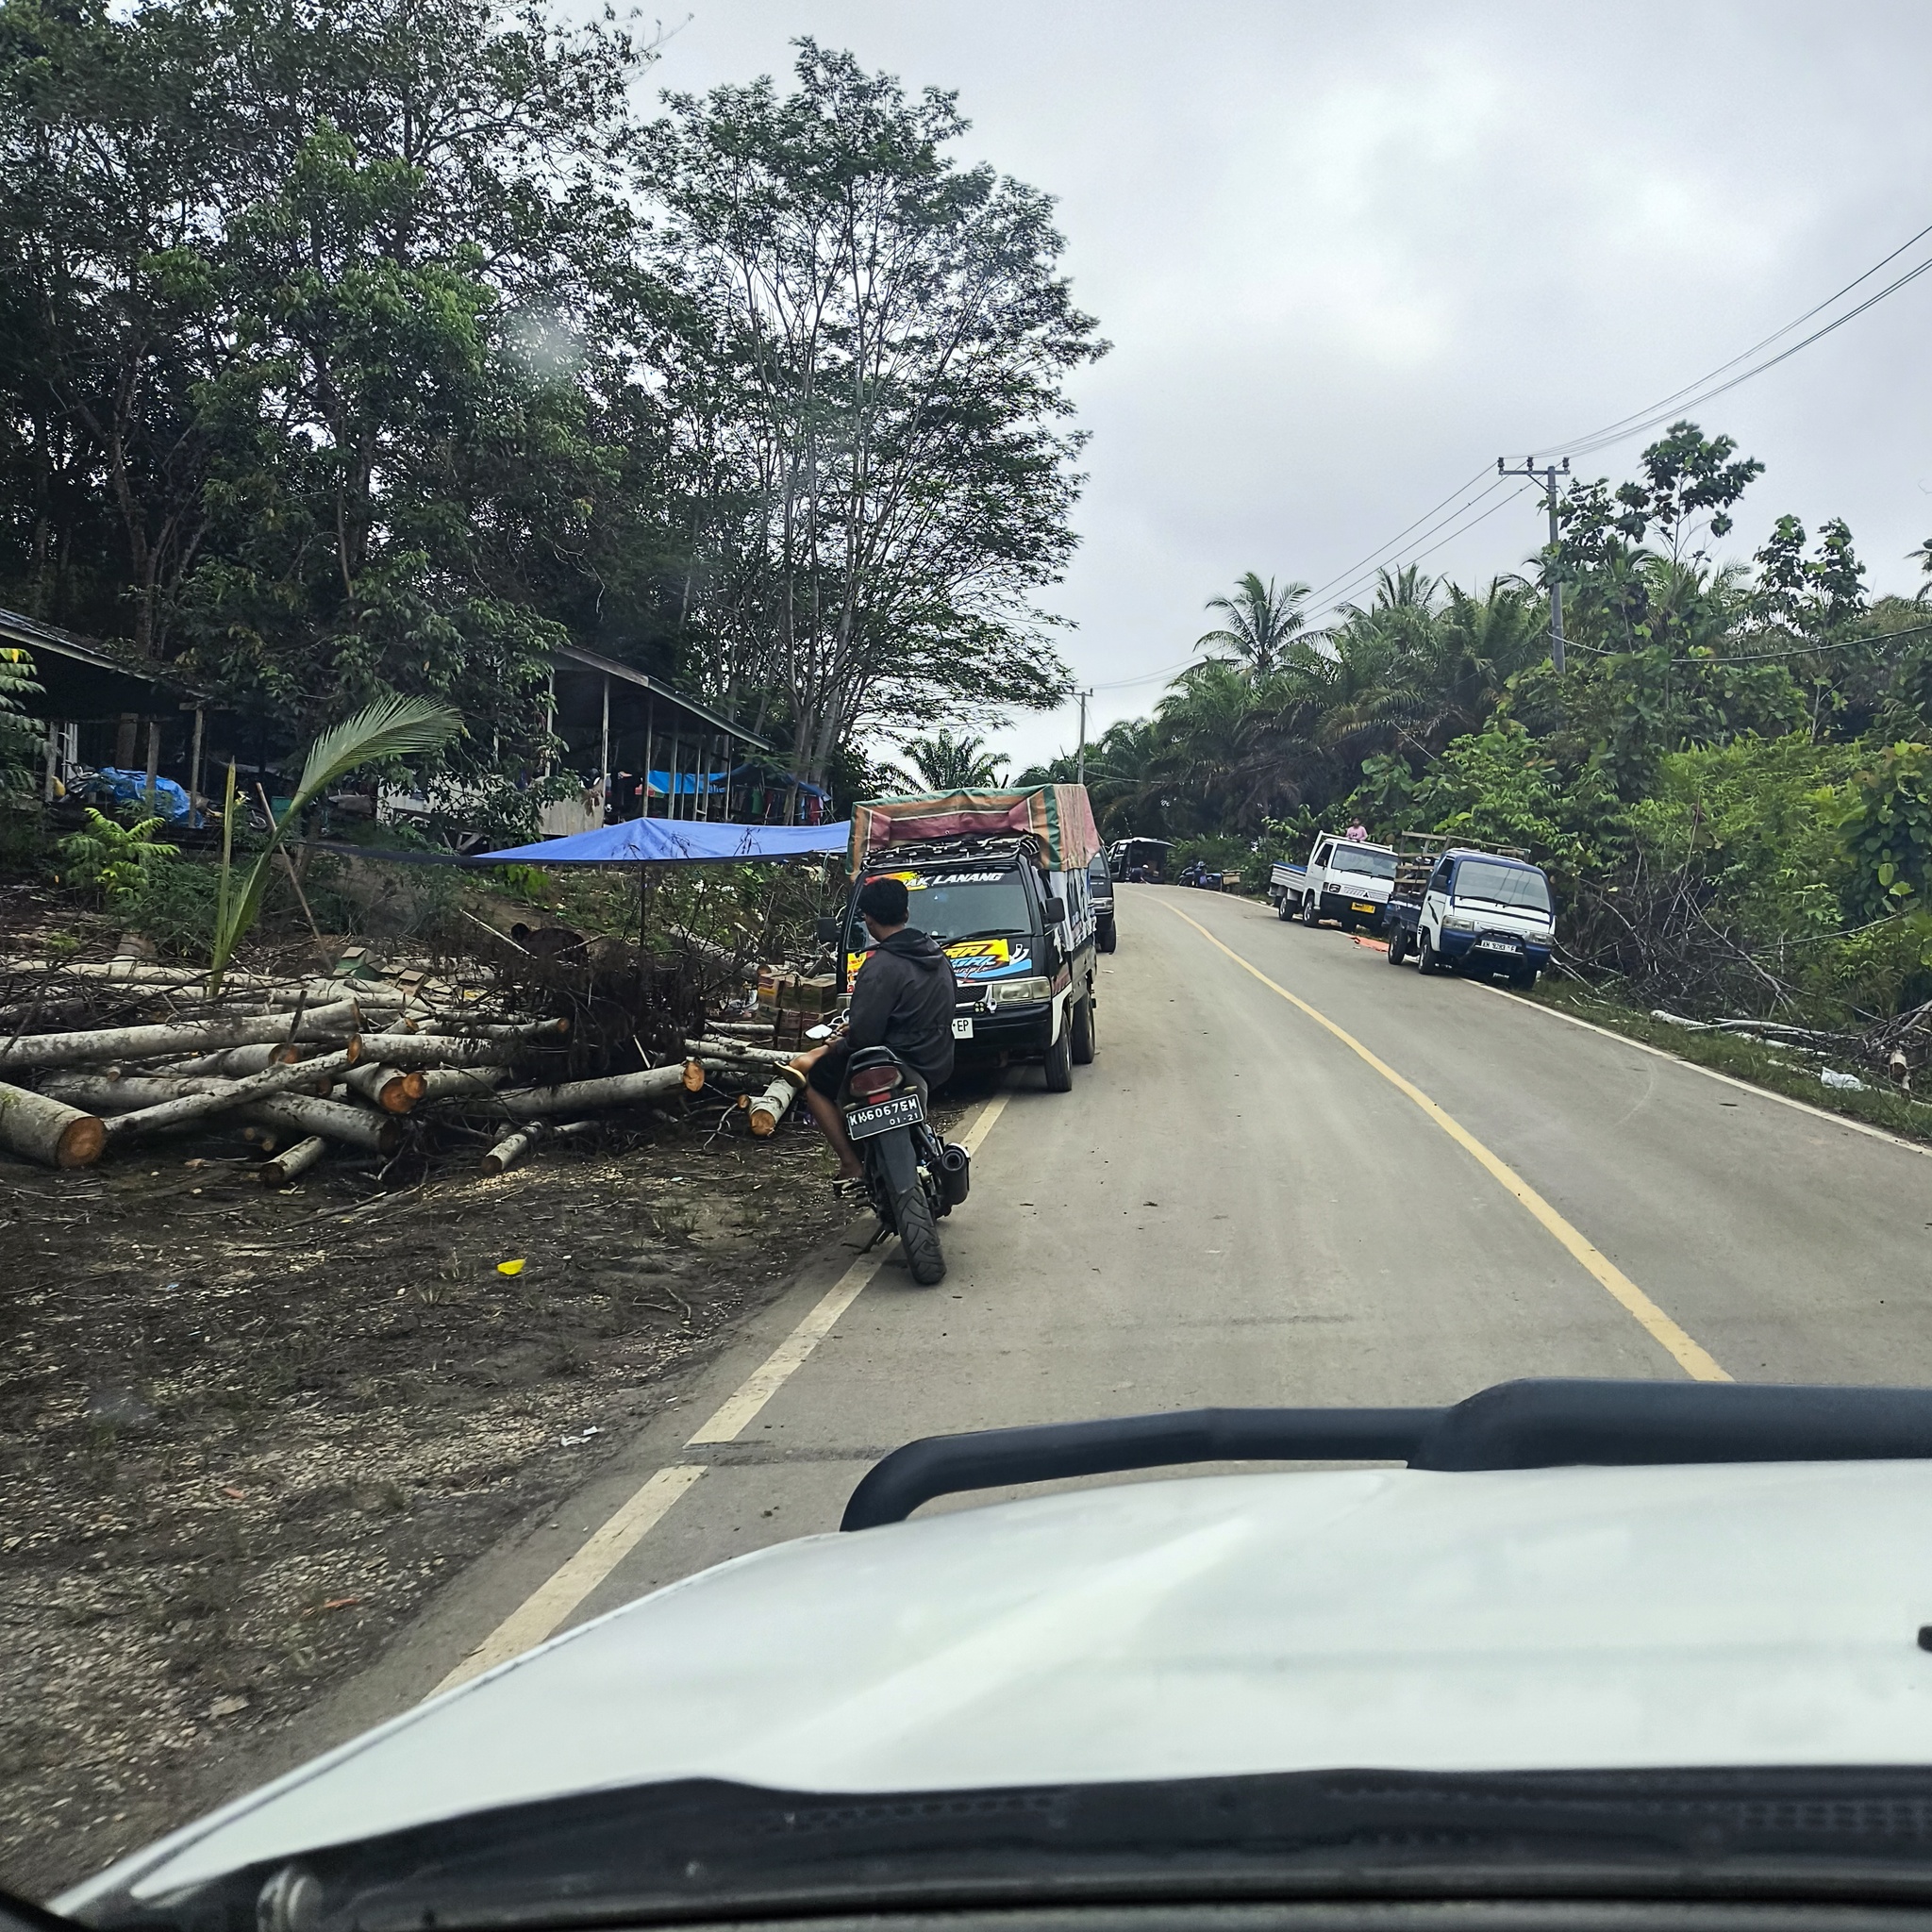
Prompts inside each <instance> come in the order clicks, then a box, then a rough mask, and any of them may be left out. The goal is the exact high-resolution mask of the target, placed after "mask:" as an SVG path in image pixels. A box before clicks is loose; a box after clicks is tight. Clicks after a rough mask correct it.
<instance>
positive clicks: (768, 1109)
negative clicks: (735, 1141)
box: [750, 1071, 804, 1141]
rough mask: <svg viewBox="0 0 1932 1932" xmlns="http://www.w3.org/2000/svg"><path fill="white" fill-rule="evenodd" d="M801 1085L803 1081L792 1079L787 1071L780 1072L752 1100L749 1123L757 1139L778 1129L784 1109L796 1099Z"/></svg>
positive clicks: (772, 1133)
mask: <svg viewBox="0 0 1932 1932" xmlns="http://www.w3.org/2000/svg"><path fill="white" fill-rule="evenodd" d="M803 1087H804V1082H803V1081H799V1080H796V1079H794V1078H793V1077H792V1076H791V1074H790V1072H789V1071H788V1072H787V1073H783V1074H779V1075H778V1077H777V1078H776V1079H775V1080H774V1081H773V1082H772V1084H771V1085H770V1086H769V1087H767V1088H766V1089H765V1091H763V1092H762V1093H760V1094H759V1095H758V1098H757V1099H756V1100H754V1101H753V1102H752V1104H751V1122H750V1125H751V1130H752V1133H753V1134H754V1135H755V1136H756V1137H757V1138H758V1140H760V1141H764V1140H768V1139H770V1137H771V1136H772V1135H774V1134H775V1133H776V1132H777V1131H778V1123H779V1122H780V1121H782V1120H783V1119H784V1118H785V1114H786V1110H787V1109H788V1108H790V1107H791V1103H792V1102H793V1101H794V1100H795V1099H797V1097H798V1095H799V1093H800V1091H802V1090H803Z"/></svg>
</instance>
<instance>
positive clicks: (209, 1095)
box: [106, 1048, 353, 1140]
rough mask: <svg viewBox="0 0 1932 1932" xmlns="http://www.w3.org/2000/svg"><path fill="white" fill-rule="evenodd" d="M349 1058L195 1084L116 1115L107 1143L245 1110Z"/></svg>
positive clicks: (330, 1070) (329, 1057)
mask: <svg viewBox="0 0 1932 1932" xmlns="http://www.w3.org/2000/svg"><path fill="white" fill-rule="evenodd" d="M352 1058H353V1056H352V1055H351V1054H350V1052H349V1051H348V1049H347V1048H344V1049H343V1050H342V1051H341V1052H340V1053H332V1054H327V1055H325V1056H324V1057H323V1058H321V1059H316V1060H304V1061H300V1062H298V1063H297V1064H296V1065H294V1066H275V1067H270V1068H268V1069H267V1070H266V1071H265V1072H263V1073H259V1074H253V1075H251V1076H250V1077H249V1078H247V1079H245V1080H222V1081H213V1080H210V1081H197V1082H195V1083H194V1089H195V1091H192V1092H189V1093H180V1094H176V1095H175V1097H174V1098H173V1099H172V1100H163V1101H159V1102H158V1103H157V1104H156V1105H155V1106H153V1107H143V1108H136V1109H135V1110H134V1111H133V1112H132V1113H124V1114H117V1115H116V1116H115V1117H114V1119H113V1120H111V1121H109V1122H108V1124H107V1129H106V1131H107V1135H108V1139H109V1140H119V1139H121V1138H122V1137H123V1136H125V1135H129V1134H150V1133H154V1132H155V1131H156V1130H158V1128H161V1127H174V1126H179V1125H180V1124H181V1123H182V1122H183V1121H193V1120H200V1119H202V1118H203V1117H204V1116H206V1115H208V1114H211V1113H225V1112H226V1111H228V1109H229V1108H237V1107H245V1106H246V1105H247V1104H248V1103H249V1102H250V1101H253V1100H260V1099H265V1098H267V1097H269V1096H270V1095H273V1094H277V1093H282V1092H286V1091H288V1089H290V1088H291V1087H296V1086H301V1085H304V1084H307V1083H309V1082H312V1081H314V1080H315V1079H317V1078H319V1077H320V1076H321V1075H322V1074H332V1073H335V1072H336V1071H338V1070H339V1069H344V1068H346V1067H348V1065H349V1064H350V1061H351V1059H352Z"/></svg>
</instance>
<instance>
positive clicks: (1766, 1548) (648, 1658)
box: [58, 1462, 1932, 1909]
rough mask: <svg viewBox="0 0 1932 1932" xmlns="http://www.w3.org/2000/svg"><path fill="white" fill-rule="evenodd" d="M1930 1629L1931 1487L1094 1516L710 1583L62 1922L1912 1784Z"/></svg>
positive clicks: (1089, 1500)
mask: <svg viewBox="0 0 1932 1932" xmlns="http://www.w3.org/2000/svg"><path fill="white" fill-rule="evenodd" d="M1928 1621H1932V1463H1924V1462H1890V1463H1823V1464H1757V1465H1749V1464H1747V1465H1722V1466H1703V1467H1684V1468H1677V1467H1673V1468H1652V1469H1634V1470H1632V1469H1621V1470H1594V1469H1559V1470H1536V1471H1522V1472H1507V1473H1502V1474H1430V1473H1424V1472H1420V1471H1411V1470H1404V1469H1366V1470H1345V1471H1330V1472H1319V1473H1307V1474H1256V1475H1244V1476H1215V1477H1201V1478H1195V1479H1191V1480H1167V1481H1160V1482H1143V1483H1131V1484H1122V1485H1117V1486H1114V1487H1111V1488H1103V1489H1088V1490H1082V1491H1072V1492H1068V1493H1064V1494H1059V1495H1053V1496H1046V1497H1041V1498H1036V1499H1034V1500H1030V1501H1026V1502H1022V1503H1013V1504H1006V1505H1000V1506H997V1507H985V1508H977V1509H967V1510H958V1511H955V1512H953V1513H949V1514H945V1515H940V1516H935V1517H929V1518H925V1519H923V1520H921V1521H919V1522H916V1523H911V1524H902V1525H898V1526H894V1527H891V1528H887V1529H877V1530H870V1531H866V1532H864V1533H862V1534H858V1535H849V1536H822V1537H813V1538H808V1539H806V1540H804V1541H797V1542H790V1543H783V1544H779V1545H777V1546H776V1547H774V1548H772V1549H768V1550H764V1551H761V1552H759V1553H758V1554H756V1555H754V1556H749V1557H741V1558H740V1559H739V1560H737V1561H735V1562H731V1563H727V1564H724V1565H723V1566H721V1567H720V1568H718V1569H715V1570H710V1571H707V1572H705V1573H704V1574H700V1575H697V1576H693V1577H691V1578H688V1579H687V1580H686V1581H684V1582H682V1583H679V1584H676V1585H674V1586H673V1587H671V1588H670V1589H668V1590H663V1591H658V1592H657V1593H656V1594H655V1595H652V1596H649V1597H645V1598H642V1599H641V1600H640V1601H638V1602H636V1603H634V1604H631V1605H628V1606H626V1607H625V1608H623V1609H620V1610H617V1611H614V1612H612V1613H611V1614H610V1615H608V1616H607V1617H604V1618H603V1619H601V1620H600V1621H598V1622H596V1623H594V1624H588V1625H586V1626H584V1627H583V1628H581V1629H578V1630H576V1631H574V1632H572V1633H570V1634H569V1635H567V1636H565V1637H562V1638H559V1639H558V1640H556V1641H553V1642H551V1643H549V1644H547V1645H545V1646H543V1647H542V1648H541V1649H539V1650H537V1651H533V1652H531V1653H530V1654H529V1655H527V1656H525V1657H521V1658H518V1659H517V1660H515V1661H514V1662H512V1663H509V1664H507V1665H505V1666H503V1667H502V1668H501V1669H499V1670H497V1671H495V1672H493V1673H491V1674H490V1675H488V1676H486V1677H482V1678H479V1679H478V1680H476V1681H475V1683H472V1684H469V1685H466V1686H464V1687H463V1688H461V1689H460V1690H458V1691H452V1692H450V1693H449V1694H448V1695H447V1696H444V1697H441V1698H439V1699H437V1700H435V1701H434V1702H432V1703H430V1704H427V1705H425V1706H423V1707H420V1708H418V1709H416V1710H413V1711H410V1712H408V1713H407V1714H406V1715H405V1716H403V1717H401V1718H399V1719H396V1720H395V1721H394V1722H392V1723H391V1724H388V1725H387V1726H385V1727H384V1728H382V1729H381V1730H378V1731H375V1732H372V1733H370V1734H369V1735H368V1736H367V1737H364V1738H362V1739H359V1740H356V1741H355V1742H352V1743H350V1744H348V1745H345V1746H343V1747H342V1748H341V1750H339V1751H337V1752H334V1753H332V1754H331V1755H330V1756H328V1757H325V1758H322V1759H319V1760H317V1761H316V1763H314V1764H312V1765H309V1766H308V1767H305V1768H304V1769H302V1770H300V1771H297V1772H294V1773H292V1774H290V1775H289V1776H287V1777H285V1778H283V1779H281V1780H279V1781H278V1782H277V1783H275V1784H274V1785H271V1786H268V1787H266V1788H265V1789H264V1790H262V1791H259V1792H257V1793H255V1794H253V1795H252V1796H250V1797H247V1798H244V1799H242V1800H239V1801H237V1802H236V1803H235V1804H233V1805H230V1806H229V1807H226V1808H225V1810H223V1811H221V1812H218V1813H216V1814H215V1815H214V1816H213V1817H212V1818H210V1819H208V1820H205V1821H203V1822H202V1823H201V1824H195V1825H191V1826H190V1827H188V1828H187V1829H186V1830H185V1831H182V1832H178V1833H176V1834H175V1836H174V1837H173V1838H172V1839H170V1840H163V1842H162V1843H161V1844H160V1845H158V1846H156V1847H152V1848H150V1849H149V1850H148V1851H147V1852H144V1853H140V1854H137V1855H135V1857H133V1858H131V1859H127V1860H124V1861H123V1862H122V1864H121V1865H119V1866H118V1867H116V1868H115V1869H114V1871H113V1872H111V1873H109V1874H103V1875H102V1877H101V1878H99V1879H96V1880H93V1881H92V1882H91V1883H90V1884H89V1885H87V1886H84V1887H82V1888H80V1889H79V1890H76V1891H74V1892H72V1893H70V1894H68V1896H67V1898H66V1899H64V1900H61V1901H58V1906H59V1907H60V1908H62V1909H73V1908H75V1907H77V1906H80V1905H83V1904H84V1903H85V1902H86V1900H87V1899H88V1898H89V1897H90V1896H92V1895H93V1894H95V1893H97V1892H99V1891H102V1890H107V1889H108V1888H109V1887H110V1886H111V1885H114V1884H117V1883H119V1884H125V1883H127V1882H128V1881H129V1880H130V1879H133V1880H135V1883H134V1886H133V1890H134V1891H135V1894H136V1896H138V1897H142V1898H153V1897H156V1896H158V1895H161V1894H165V1893H167V1892H170V1891H173V1890H175V1889H176V1888H178V1887H180V1886H183V1885H186V1884H190V1883H193V1882H197V1881H199V1880H202V1879H205V1878H208V1877H210V1876H213V1875H216V1874H221V1873H223V1872H226V1871H230V1870H233V1869H234V1868H236V1867H237V1866H240V1865H242V1864H246V1863H250V1862H253V1861H255V1860H258V1859H265V1858H271V1857H284V1856H288V1855H291V1854H294V1853H296V1852H299V1851H302V1850H304V1849H308V1848H311V1847H315V1846H319V1845H324V1844H329V1843H338V1842H341V1841H345V1840H352V1839H357V1838H361V1837H364V1836H367V1835H369V1834H372V1833H378V1832H385V1831H392V1830H395V1829H398V1828H401V1827H403V1826H407V1825H412V1824H424V1823H428V1822H430V1821H433V1820H436V1819H439V1818H446V1817H452V1816H456V1815H458V1814H461V1813H464V1812H469V1811H474V1810H477V1809H481V1808H483V1807H492V1806H501V1805H508V1804H514V1803H518V1802H522V1801H526V1800H531V1799H536V1798H541V1797H546V1796H551V1795H555V1794H559V1793H564V1792H570V1791H580V1790H593V1789H597V1788H604V1787H610V1786H617V1785H625V1784H631V1783H636V1782H640V1781H644V1780H655V1779H668V1778H685V1777H714V1778H729V1779H737V1780H741V1781H743V1782H746V1783H752V1784H758V1785H766V1786H779V1787H789V1788H792V1789H800V1790H865V1791H900V1790H935V1789H950V1788H958V1787H974V1786H977V1787H985V1786H998V1785H1023V1784H1040V1783H1050V1782H1059V1781H1097V1780H1119V1779H1145V1778H1165V1777H1180V1776H1205V1775H1215V1774H1239V1773H1254V1772H1285V1771H1301V1770H1320V1769H1334V1768H1341V1767H1364V1766H1374V1767H1385V1768H1391V1769H1409V1770H1417V1771H1438V1772H1441V1771H1495V1770H1509V1769H1523V1770H1530V1769H1552V1768H1579V1769H1581V1768H1597V1767H1634V1766H1646V1767H1657V1768H1665V1767H1685V1766H1710V1765H1740V1766H1741V1765H1776V1764H1800V1765H1838V1764H1864V1765H1878V1764H1893V1765H1895V1764H1923V1763H1925V1762H1928V1761H1932V1656H1927V1655H1926V1654H1925V1653H1924V1651H1922V1650H1920V1649H1919V1647H1918V1645H1917V1641H1916V1637H1917V1633H1918V1630H1919V1628H1920V1626H1921V1624H1924V1623H1927V1622H1928ZM143 1868H144V1869H143Z"/></svg>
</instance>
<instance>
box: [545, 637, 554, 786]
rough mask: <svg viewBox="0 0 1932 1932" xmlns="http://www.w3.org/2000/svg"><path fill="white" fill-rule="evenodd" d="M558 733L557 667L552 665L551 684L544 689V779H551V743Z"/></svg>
mask: <svg viewBox="0 0 1932 1932" xmlns="http://www.w3.org/2000/svg"><path fill="white" fill-rule="evenodd" d="M556 731H557V666H556V665H555V664H552V665H551V667H550V682H549V683H548V684H547V685H546V686H545V687H544V691H543V771H542V775H543V776H544V777H546V778H547V777H549V775H550V763H551V758H550V741H551V739H552V738H554V737H555V736H556Z"/></svg>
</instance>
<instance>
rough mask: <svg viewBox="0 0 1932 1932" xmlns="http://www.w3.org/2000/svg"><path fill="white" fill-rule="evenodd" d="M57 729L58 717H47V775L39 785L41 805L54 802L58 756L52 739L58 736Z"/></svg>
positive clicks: (58, 727) (58, 725) (58, 728)
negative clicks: (56, 760) (55, 769)
mask: <svg viewBox="0 0 1932 1932" xmlns="http://www.w3.org/2000/svg"><path fill="white" fill-rule="evenodd" d="M59 730H60V722H59V720H58V718H49V719H48V720H47V775H46V779H45V781H44V782H43V783H42V787H41V802H42V804H43V805H52V804H53V802H54V780H55V771H54V765H55V759H56V758H57V756H58V754H57V753H56V751H55V749H54V741H55V739H56V738H57V737H58V734H59Z"/></svg>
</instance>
